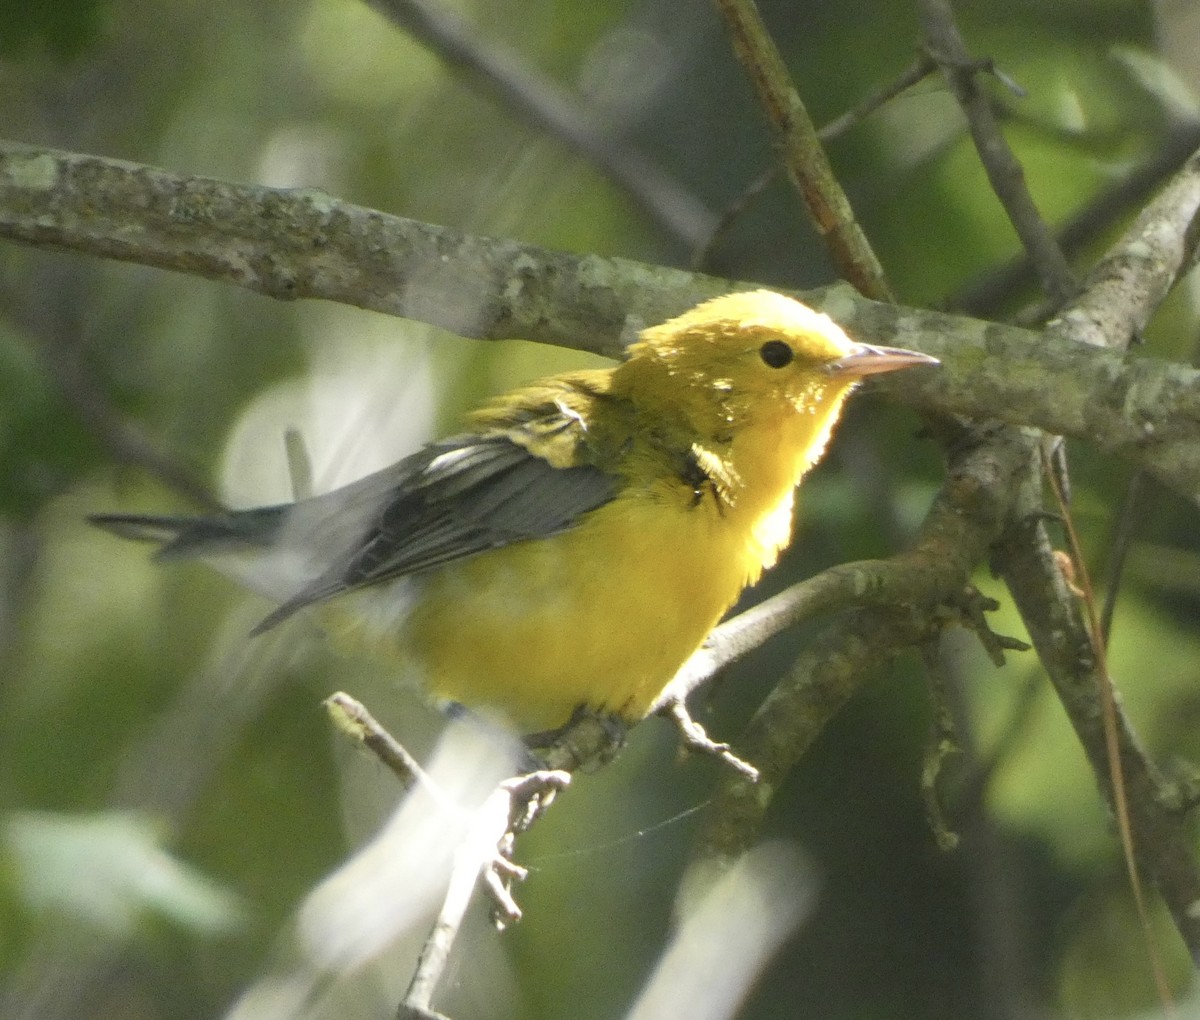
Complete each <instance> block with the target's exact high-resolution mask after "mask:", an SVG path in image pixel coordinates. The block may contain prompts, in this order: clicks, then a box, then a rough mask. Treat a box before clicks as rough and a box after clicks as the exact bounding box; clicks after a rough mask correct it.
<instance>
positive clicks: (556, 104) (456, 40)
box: [368, 0, 716, 251]
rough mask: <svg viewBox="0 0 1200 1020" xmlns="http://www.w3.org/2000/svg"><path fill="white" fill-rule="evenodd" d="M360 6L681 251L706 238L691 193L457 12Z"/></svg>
mask: <svg viewBox="0 0 1200 1020" xmlns="http://www.w3.org/2000/svg"><path fill="white" fill-rule="evenodd" d="M368 3H369V4H370V6H371V7H373V8H374V9H375V10H377V11H379V12H380V13H381V14H383V15H384V16H385V17H386V18H388V20H390V21H391V22H392V23H394V24H395V25H397V26H399V27H400V28H402V29H403V30H404V31H406V32H408V33H409V34H410V35H412V36H413V37H414V38H416V39H417V40H419V41H420V42H421V43H423V44H424V45H425V46H427V47H428V48H429V49H430V50H431V51H432V52H433V53H435V54H436V55H437V56H439V57H440V58H441V59H442V60H444V61H445V62H446V63H447V64H449V65H450V66H451V67H453V68H455V69H457V70H460V71H463V72H465V73H466V74H467V75H468V76H469V77H470V78H471V79H473V80H474V81H475V82H477V83H479V84H481V85H482V86H483V87H484V89H485V90H486V92H487V93H488V94H490V95H493V96H496V97H497V98H498V99H499V100H500V101H501V102H502V103H504V105H505V106H507V107H508V108H509V109H511V110H513V111H514V112H515V113H516V114H517V115H518V116H519V117H521V118H522V119H523V120H525V121H526V122H528V123H529V124H531V125H532V126H534V127H535V128H537V129H538V130H541V131H546V132H548V133H550V134H551V135H553V136H554V137H555V138H558V139H560V140H561V141H562V142H564V143H565V144H566V145H568V146H570V147H571V148H573V149H574V150H575V151H576V152H578V153H580V155H582V156H584V157H585V158H586V159H587V160H589V161H590V162H591V163H592V164H594V165H595V166H596V167H597V168H598V169H600V170H601V171H602V172H603V173H604V174H605V175H606V176H607V177H608V178H609V179H610V180H611V181H613V182H614V183H615V184H616V185H618V186H619V187H620V188H621V189H622V190H623V191H624V192H625V193H626V194H627V195H628V196H629V197H630V198H631V199H632V200H633V201H634V202H635V203H636V204H637V205H638V207H639V208H640V209H641V210H642V211H643V212H644V213H646V215H647V216H649V217H650V219H651V220H653V221H654V222H655V223H657V224H658V225H659V226H660V227H661V228H662V229H664V230H666V231H667V232H668V233H669V234H670V235H671V237H673V238H675V239H677V240H678V241H679V242H680V243H682V244H683V245H684V246H685V247H686V249H687V250H689V251H690V250H692V249H694V248H695V247H696V246H697V245H699V244H701V243H702V242H703V241H704V239H705V238H706V237H708V236H709V235H711V233H712V231H713V226H714V224H715V222H716V216H715V215H714V214H713V212H712V211H711V210H709V209H707V208H706V207H705V206H704V204H703V203H702V202H701V201H700V200H699V199H698V198H697V197H696V196H695V195H694V194H693V193H691V192H690V191H688V190H687V189H686V188H684V187H683V186H682V185H681V184H680V183H679V182H678V181H677V180H675V179H674V178H673V177H672V176H671V175H670V174H668V173H667V172H666V171H665V170H663V168H662V167H661V166H659V165H658V164H657V163H656V162H654V161H653V160H652V159H650V157H649V156H647V155H646V154H645V153H644V152H642V151H641V150H639V149H638V148H637V147H636V146H634V145H633V144H631V143H630V142H628V141H626V140H625V139H623V138H621V137H619V136H618V135H617V134H616V132H614V131H613V130H612V129H611V128H610V127H609V126H608V125H606V124H605V123H604V122H603V121H602V120H601V118H600V117H599V116H598V115H597V114H596V113H595V112H593V111H592V110H590V109H588V108H587V107H586V106H585V105H584V103H583V101H582V100H580V99H579V98H578V97H576V96H572V95H571V94H569V93H568V92H567V91H566V90H564V89H563V88H561V87H560V86H558V85H557V84H556V83H554V82H553V81H551V80H550V79H549V78H547V77H546V76H544V75H542V74H539V73H538V72H537V71H536V70H535V69H534V68H532V67H531V66H529V64H528V63H527V62H526V61H524V60H523V59H522V58H521V57H520V55H519V54H517V53H515V52H514V51H512V50H508V49H506V48H504V47H502V46H501V45H500V44H499V43H498V42H497V41H496V40H494V39H488V40H487V41H486V42H485V41H484V39H483V38H482V37H481V36H480V35H479V34H478V33H476V32H475V30H474V29H473V28H472V27H471V25H469V24H468V23H467V22H466V21H465V20H464V19H463V18H462V17H461V16H460V15H459V14H458V13H457V12H455V11H453V10H451V9H450V8H448V7H445V6H442V5H441V4H439V3H437V2H435V0H368Z"/></svg>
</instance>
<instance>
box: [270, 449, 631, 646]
mask: <svg viewBox="0 0 1200 1020" xmlns="http://www.w3.org/2000/svg"><path fill="white" fill-rule="evenodd" d="M616 485H617V479H616V478H615V477H614V476H613V475H610V474H608V473H606V472H604V471H601V470H600V469H599V468H596V467H591V466H587V465H582V466H578V467H569V468H556V467H552V466H551V465H550V464H548V463H547V462H546V461H544V460H542V458H540V457H538V456H536V455H534V454H532V453H530V452H529V451H528V450H526V449H525V448H524V447H523V446H520V445H519V444H517V443H514V442H512V441H511V440H509V439H507V438H504V437H502V436H496V437H485V438H481V437H479V436H456V437H454V438H451V439H446V440H443V441H441V442H439V443H434V444H432V445H430V446H428V447H426V448H425V449H424V450H422V451H420V452H419V453H417V454H414V455H413V456H411V457H408V458H406V459H405V460H403V461H401V462H400V463H399V464H396V465H393V466H392V467H390V468H385V469H384V470H383V471H380V472H377V473H376V474H374V475H370V476H368V477H367V478H364V479H362V480H361V481H359V482H356V483H354V484H353V485H350V486H347V487H346V488H344V489H339V490H335V491H334V492H330V493H327V494H325V495H323V496H318V497H316V498H315V499H311V500H305V501H304V502H302V503H298V504H296V506H295V507H294V508H293V514H294V515H295V518H296V527H297V529H298V530H299V531H301V532H303V533H304V541H315V542H321V541H323V540H326V539H327V540H328V541H329V545H330V547H331V548H332V549H333V550H335V552H334V554H333V562H332V563H331V564H330V566H329V567H328V569H326V570H325V571H324V572H322V573H321V574H320V576H318V577H316V578H315V579H314V580H313V581H312V582H311V583H310V584H308V585H306V586H305V587H304V588H303V589H302V590H301V591H300V592H298V593H297V594H296V595H295V596H294V597H292V598H290V599H289V600H288V601H287V602H285V603H284V604H283V605H281V606H280V607H279V608H278V609H276V610H275V611H274V612H273V613H271V614H270V615H269V616H268V617H267V618H266V619H264V620H263V621H262V623H260V624H259V625H258V627H256V628H255V632H256V633H257V632H260V631H263V630H266V629H267V628H268V627H271V626H274V625H275V624H276V623H278V622H280V621H281V620H283V619H285V618H286V617H288V616H290V615H292V613H294V612H296V611H297V610H299V609H302V608H303V607H305V606H307V605H311V604H312V603H314V602H321V601H324V600H325V599H329V598H332V597H333V596H335V595H338V594H340V593H342V592H345V591H349V590H351V589H354V588H361V587H365V586H367V585H372V584H378V583H380V582H383V581H387V580H389V579H392V578H396V577H400V576H403V575H406V574H412V573H416V572H419V571H422V570H429V569H432V568H434V567H438V566H441V565H443V564H446V563H451V562H453V561H455V560H460V559H463V558H465V557H468V556H473V555H475V554H476V553H480V552H484V551H486V550H488V549H495V548H499V547H500V546H505V545H509V544H511V543H513V542H521V541H526V540H528V539H536V538H546V537H548V536H550V535H554V534H557V533H559V532H561V531H565V530H566V529H568V528H570V527H572V526H573V525H575V524H576V523H577V522H578V521H579V520H580V518H581V517H582V516H583V515H584V514H586V513H588V512H589V511H591V510H595V509H596V508H597V507H599V506H602V505H603V504H605V503H607V502H609V501H610V500H611V499H612V498H613V497H614V496H615V495H616ZM288 530H289V524H288V522H287V521H285V522H284V524H283V535H284V537H283V541H285V542H287V541H289V537H288V536H287V532H288ZM323 533H325V534H324V536H323ZM298 538H299V537H298V536H296V537H295V538H294V539H293V540H298Z"/></svg>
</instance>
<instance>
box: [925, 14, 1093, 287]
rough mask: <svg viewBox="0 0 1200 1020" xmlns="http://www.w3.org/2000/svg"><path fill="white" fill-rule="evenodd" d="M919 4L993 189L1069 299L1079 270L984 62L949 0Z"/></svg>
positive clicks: (1045, 279)
mask: <svg viewBox="0 0 1200 1020" xmlns="http://www.w3.org/2000/svg"><path fill="white" fill-rule="evenodd" d="M917 6H918V9H919V11H920V16H921V32H922V34H923V36H924V38H925V47H926V49H927V51H928V53H929V55H930V56H931V57H933V58H934V59H935V60H936V61H937V62H938V63H939V64H940V65H941V67H942V73H943V75H944V76H945V78H946V83H947V84H948V85H949V86H950V91H951V92H953V93H954V97H955V99H957V100H958V104H959V106H961V107H962V110H963V113H964V114H965V115H966V118H967V126H968V127H969V129H970V131H971V138H972V139H973V140H974V142H975V149H976V151H977V152H978V153H979V160H980V162H981V163H982V164H983V168H984V170H985V172H986V173H987V176H988V180H989V181H990V182H991V185H992V190H993V191H995V193H996V197H997V198H998V199H1000V203H1001V205H1003V206H1004V211H1005V212H1006V213H1008V218H1009V221H1010V222H1011V223H1012V225H1013V228H1014V229H1015V230H1016V232H1017V236H1018V237H1019V238H1020V239H1021V244H1022V245H1023V246H1024V248H1025V251H1026V252H1027V253H1028V254H1029V259H1030V261H1031V262H1032V263H1033V266H1034V268H1035V269H1036V270H1037V273H1038V276H1039V277H1040V278H1041V281H1042V287H1043V289H1044V290H1045V291H1046V293H1047V294H1049V295H1050V297H1051V298H1052V299H1054V300H1055V301H1056V302H1062V301H1065V300H1067V298H1069V297H1070V296H1071V295H1072V294H1073V293H1074V292H1075V277H1074V273H1072V271H1071V266H1070V264H1069V263H1068V262H1067V260H1066V258H1065V256H1064V255H1063V253H1062V249H1060V248H1059V246H1058V242H1057V241H1056V240H1055V239H1054V235H1053V234H1052V233H1051V232H1050V229H1049V227H1047V226H1046V222H1045V220H1043V219H1042V216H1041V213H1039V212H1038V208H1037V206H1036V205H1035V204H1034V201H1033V196H1031V195H1030V194H1029V189H1028V188H1027V187H1026V186H1025V171H1024V169H1023V168H1022V167H1021V164H1020V161H1018V159H1017V157H1016V154H1015V153H1014V152H1013V151H1012V149H1011V148H1010V147H1009V144H1008V142H1007V141H1006V140H1005V137H1004V133H1003V132H1002V131H1001V130H1000V125H999V124H998V123H997V122H996V115H995V113H994V112H993V110H992V103H991V100H990V99H988V97H987V95H986V94H985V93H984V92H983V91H982V90H981V89H980V88H979V83H978V81H977V80H976V75H977V74H978V72H979V64H978V62H977V61H974V60H972V58H971V54H970V52H969V51H968V50H967V46H966V43H964V42H963V38H962V36H961V35H960V34H959V31H958V26H957V25H956V24H955V21H954V13H953V11H952V10H951V8H950V2H949V0H919V2H918V5H917Z"/></svg>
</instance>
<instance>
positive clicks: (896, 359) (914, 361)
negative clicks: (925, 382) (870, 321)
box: [828, 344, 939, 379]
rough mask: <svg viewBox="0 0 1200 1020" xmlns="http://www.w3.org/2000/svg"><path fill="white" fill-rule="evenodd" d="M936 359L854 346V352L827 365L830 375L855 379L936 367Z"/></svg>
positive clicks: (895, 349) (892, 349) (897, 349)
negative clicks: (904, 370)
mask: <svg viewBox="0 0 1200 1020" xmlns="http://www.w3.org/2000/svg"><path fill="white" fill-rule="evenodd" d="M937 364H939V362H938V359H937V358H932V357H930V356H929V355H928V354H922V353H920V351H906V350H904V348H902V347H872V346H871V345H870V344H855V346H854V350H852V351H851V352H850V353H849V354H847V355H845V356H844V357H841V358H838V359H837V361H832V362H830V363H829V366H828V368H829V372H830V374H831V375H848V376H853V377H854V378H856V379H859V378H862V377H863V376H865V375H879V374H880V373H881V372H895V371H897V370H898V369H901V368H913V367H915V366H917V365H937Z"/></svg>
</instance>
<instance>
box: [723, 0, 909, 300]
mask: <svg viewBox="0 0 1200 1020" xmlns="http://www.w3.org/2000/svg"><path fill="white" fill-rule="evenodd" d="M717 7H718V9H719V10H720V12H721V14H722V16H723V17H724V18H725V23H726V25H727V26H728V28H729V34H730V36H731V37H732V39H733V49H734V52H735V53H736V54H737V56H738V59H739V60H740V61H741V62H742V66H743V67H744V68H745V69H746V73H747V74H748V75H749V76H750V82H751V84H752V85H753V86H754V91H755V93H756V94H757V95H758V101H759V103H760V104H761V105H762V108H763V110H764V111H765V112H766V114H767V119H768V120H770V122H771V126H772V127H773V128H774V129H775V132H776V134H777V136H778V144H779V149H780V152H781V155H782V157H783V162H784V165H785V166H786V167H787V171H788V176H790V177H791V179H792V183H793V184H795V186H796V188H797V189H798V190H799V191H800V194H801V196H802V197H803V198H804V204H805V205H806V206H807V207H808V214H809V216H810V217H811V218H812V221H813V223H814V224H816V227H817V230H818V231H819V232H820V234H821V236H822V238H824V240H825V244H826V246H827V247H828V249H829V253H830V255H831V256H832V258H833V263H834V265H835V266H836V267H837V270H838V272H839V273H840V274H841V275H842V276H843V277H845V279H847V280H849V281H850V283H851V284H853V285H854V287H855V288H856V289H857V290H858V291H859V293H861V294H864V295H866V296H867V297H871V298H875V299H876V300H878V301H889V300H891V297H892V294H891V288H890V287H889V286H888V282H887V277H886V276H885V275H884V271H883V266H881V265H880V263H879V259H878V258H877V257H876V256H875V252H874V251H873V250H872V248H871V245H870V243H869V242H868V241H867V237H866V235H865V234H864V233H863V231H862V228H861V227H860V226H859V225H858V222H857V220H855V218H854V210H853V209H852V208H851V207H850V200H849V199H848V198H847V197H846V193H845V192H844V191H843V190H842V186H841V185H840V184H839V183H838V181H837V178H836V177H834V175H833V168H832V167H831V166H830V165H829V159H828V157H826V155H825V149H824V147H823V146H822V145H821V141H820V139H819V138H818V137H817V129H816V126H815V125H814V124H813V122H812V120H811V118H810V117H809V116H808V111H807V110H806V109H805V108H804V103H803V101H802V100H801V99H800V96H799V94H798V93H797V92H796V89H795V87H794V86H793V85H792V81H791V77H790V76H789V74H788V71H787V67H786V66H785V64H784V62H783V57H782V56H781V55H780V53H779V49H778V48H777V47H776V46H775V43H774V41H773V40H772V39H771V36H770V34H769V33H768V32H767V28H766V26H765V25H764V24H763V21H762V18H761V16H760V15H759V13H758V7H757V6H756V5H755V3H754V0H717Z"/></svg>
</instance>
